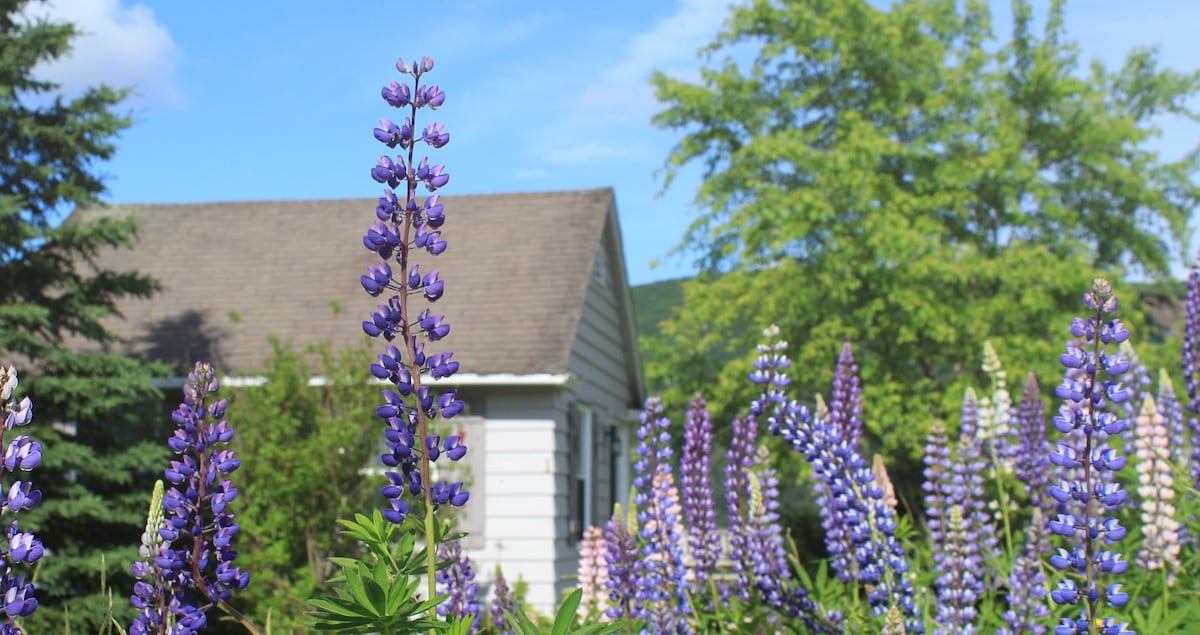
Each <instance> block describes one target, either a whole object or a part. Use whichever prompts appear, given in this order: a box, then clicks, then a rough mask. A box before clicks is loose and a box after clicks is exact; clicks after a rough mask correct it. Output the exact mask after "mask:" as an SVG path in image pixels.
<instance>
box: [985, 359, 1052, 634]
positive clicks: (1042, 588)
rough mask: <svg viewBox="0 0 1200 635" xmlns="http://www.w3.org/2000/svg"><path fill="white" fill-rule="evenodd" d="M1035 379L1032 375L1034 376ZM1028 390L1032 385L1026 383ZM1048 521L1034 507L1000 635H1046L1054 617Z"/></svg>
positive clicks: (1014, 570) (1010, 581)
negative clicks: (1045, 563)
mask: <svg viewBox="0 0 1200 635" xmlns="http://www.w3.org/2000/svg"><path fill="white" fill-rule="evenodd" d="M1030 376H1031V377H1032V373H1031V374H1030ZM1026 386H1027V387H1028V383H1027V384H1026ZM1045 527H1046V522H1045V519H1044V517H1043V516H1042V510H1041V508H1038V507H1034V509H1033V518H1032V519H1030V521H1029V525H1028V526H1027V527H1026V530H1025V531H1026V542H1025V547H1024V550H1023V551H1022V553H1021V555H1019V556H1017V559H1016V561H1015V562H1013V567H1012V572H1011V573H1010V574H1009V577H1008V593H1007V594H1006V595H1005V599H1007V600H1008V610H1006V611H1005V612H1004V615H1003V622H1004V624H1003V625H1002V626H1000V627H999V628H997V629H996V635H1044V633H1045V632H1046V627H1045V626H1044V625H1043V624H1042V622H1043V618H1045V617H1047V616H1049V615H1050V607H1048V606H1046V596H1047V595H1049V594H1050V591H1049V589H1047V587H1046V584H1047V583H1046V573H1045V572H1044V571H1042V566H1041V561H1042V559H1043V558H1045V557H1046V554H1047V553H1048V552H1049V545H1048V544H1047V543H1046V529H1045Z"/></svg>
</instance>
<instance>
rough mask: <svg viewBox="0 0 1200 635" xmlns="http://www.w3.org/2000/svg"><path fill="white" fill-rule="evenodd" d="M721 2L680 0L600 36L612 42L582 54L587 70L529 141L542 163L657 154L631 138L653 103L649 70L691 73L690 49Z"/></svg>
mask: <svg viewBox="0 0 1200 635" xmlns="http://www.w3.org/2000/svg"><path fill="white" fill-rule="evenodd" d="M728 5H729V2H728V0H681V1H680V2H679V3H678V4H677V5H676V6H675V8H674V10H673V11H671V12H670V13H668V14H665V15H662V16H661V17H659V18H658V19H657V20H654V21H651V22H648V23H646V24H645V25H644V26H643V28H642V29H641V30H633V31H632V32H628V35H625V36H624V37H621V38H620V39H615V40H608V41H605V44H606V45H610V46H613V50H611V51H605V52H604V54H597V55H594V56H589V59H590V60H592V66H591V67H592V68H593V69H596V70H595V73H594V75H593V76H592V78H591V79H589V80H587V81H584V82H580V83H576V88H575V90H574V91H573V92H570V93H567V94H565V95H563V97H562V99H561V102H560V106H561V108H560V109H559V110H558V112H557V113H556V114H555V115H554V116H553V117H551V118H548V119H546V120H545V122H544V125H543V126H542V129H541V131H540V133H539V135H538V137H537V139H536V140H535V142H534V148H535V149H536V155H537V156H539V157H540V158H541V161H542V162H543V163H545V164H547V165H567V164H572V165H586V164H596V163H612V162H615V161H640V160H644V159H646V158H647V157H650V156H653V157H654V160H658V158H659V157H658V156H657V150H652V149H650V148H649V147H648V146H647V145H646V144H645V143H643V142H640V141H638V139H639V138H641V137H644V136H645V135H646V134H649V133H650V132H651V130H650V129H649V119H650V116H651V115H652V114H654V113H655V112H656V111H657V110H658V109H659V105H658V103H657V102H656V101H655V99H654V92H653V90H652V89H651V87H650V84H649V79H650V76H651V74H652V73H653V72H654V71H655V70H661V71H663V72H665V73H668V74H670V75H672V76H681V77H695V76H697V75H698V69H699V67H700V63H701V61H700V60H699V58H698V57H697V52H698V51H699V49H700V48H701V47H703V46H705V45H707V44H708V43H710V42H711V41H712V40H713V38H714V37H715V36H716V34H717V33H718V31H719V30H720V28H721V24H722V23H723V21H724V20H725V18H726V17H727V16H728V14H729V6H728ZM595 60H600V61H599V64H600V66H597V65H596V64H597V62H596V61H595ZM577 72H578V71H577Z"/></svg>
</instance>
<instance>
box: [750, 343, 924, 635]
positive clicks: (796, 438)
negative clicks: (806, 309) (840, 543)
mask: <svg viewBox="0 0 1200 635" xmlns="http://www.w3.org/2000/svg"><path fill="white" fill-rule="evenodd" d="M763 334H764V335H765V336H766V337H767V338H768V341H767V343H766V344H763V345H760V346H759V352H760V356H759V358H758V359H757V360H756V361H755V371H754V372H753V373H751V375H750V379H751V381H753V382H755V383H756V384H759V385H760V386H763V390H764V392H763V395H762V396H760V397H759V398H758V399H756V400H755V401H754V402H753V403H752V404H751V412H752V413H754V414H755V415H756V416H758V415H762V416H766V417H767V424H768V428H769V429H770V430H771V431H772V432H773V433H774V434H777V435H779V436H780V437H782V438H783V439H784V441H786V442H787V443H788V444H789V445H791V446H792V449H793V450H795V451H797V452H801V453H802V454H803V455H804V458H805V459H806V460H807V461H808V462H809V464H810V465H811V466H812V467H813V476H814V477H815V478H817V479H819V480H821V481H823V482H824V483H825V484H826V485H828V486H829V491H830V495H831V500H833V501H836V504H837V505H838V506H839V507H840V508H841V509H844V510H845V518H846V521H847V527H848V531H849V534H850V536H851V537H852V538H853V546H854V557H855V560H856V562H857V563H858V576H857V581H858V582H860V583H862V584H864V585H865V586H866V589H867V600H868V602H869V603H870V605H871V608H872V611H873V613H874V614H875V615H878V616H884V615H886V614H887V612H888V609H889V608H891V607H893V606H894V607H898V608H899V609H900V611H901V612H902V613H903V614H904V616H905V628H906V629H907V630H908V632H910V633H924V632H925V627H924V624H923V623H922V622H921V618H920V610H919V608H918V607H917V605H916V602H915V600H914V593H913V587H912V580H911V579H910V578H909V576H908V571H909V568H910V567H909V563H908V560H907V557H906V555H905V551H904V547H903V546H902V545H901V544H900V542H899V541H898V540H897V539H896V536H895V530H896V513H895V510H893V509H892V508H891V507H889V506H888V505H887V504H885V503H884V502H883V490H882V488H880V487H879V485H878V483H877V482H876V479H875V474H874V473H873V472H872V471H871V468H870V467H869V466H867V464H866V460H865V459H863V457H862V455H861V454H860V453H859V451H858V448H856V447H854V446H853V445H852V444H850V443H848V442H847V441H846V440H845V439H844V438H843V436H842V434H841V431H840V430H838V429H837V428H835V427H834V426H832V425H830V423H829V422H828V421H825V420H822V419H819V418H817V419H814V418H813V416H812V414H811V413H810V412H809V411H808V408H806V407H804V406H801V405H800V404H798V403H796V402H795V401H789V400H788V399H787V395H786V393H785V392H784V388H785V387H786V386H787V385H788V384H789V381H790V380H789V379H788V377H787V372H786V369H787V368H788V367H790V365H791V360H789V359H788V358H787V355H786V351H787V342H784V341H781V340H777V339H776V338H777V336H778V329H775V328H770V329H767V330H766V331H764V333H763Z"/></svg>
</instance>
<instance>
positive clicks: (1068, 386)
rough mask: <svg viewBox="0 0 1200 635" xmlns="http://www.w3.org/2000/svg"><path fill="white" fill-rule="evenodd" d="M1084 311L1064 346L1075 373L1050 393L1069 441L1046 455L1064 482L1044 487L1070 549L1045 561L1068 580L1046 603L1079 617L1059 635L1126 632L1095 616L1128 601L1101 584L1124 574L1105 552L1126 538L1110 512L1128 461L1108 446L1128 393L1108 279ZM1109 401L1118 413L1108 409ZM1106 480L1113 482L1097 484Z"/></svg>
mask: <svg viewBox="0 0 1200 635" xmlns="http://www.w3.org/2000/svg"><path fill="white" fill-rule="evenodd" d="M1083 304H1084V306H1085V307H1087V309H1088V311H1089V315H1088V317H1087V318H1075V319H1074V320H1073V321H1072V322H1071V326H1070V332H1071V335H1072V336H1074V337H1075V338H1077V344H1075V345H1069V346H1067V352H1066V353H1065V354H1063V355H1062V356H1061V358H1060V360H1061V362H1062V364H1063V366H1065V367H1066V368H1067V369H1068V370H1071V369H1074V370H1076V371H1078V372H1077V373H1074V374H1068V375H1067V376H1066V377H1065V378H1064V379H1063V383H1062V385H1060V386H1059V387H1058V389H1057V390H1056V391H1055V394H1056V395H1058V397H1059V398H1060V399H1062V400H1063V405H1062V406H1061V407H1060V409H1059V414H1058V416H1056V417H1055V418H1054V426H1055V428H1057V429H1058V430H1059V432H1061V433H1063V434H1064V435H1066V437H1067V438H1066V441H1065V442H1060V443H1059V444H1058V446H1057V449H1055V450H1054V451H1052V452H1051V453H1050V462H1051V463H1053V464H1054V465H1055V466H1057V467H1059V468H1062V469H1063V471H1064V472H1065V474H1066V478H1064V479H1062V480H1061V481H1060V482H1059V484H1058V485H1052V486H1051V487H1050V488H1049V493H1050V495H1051V496H1052V497H1053V498H1054V499H1055V501H1057V503H1058V504H1059V513H1058V514H1056V515H1055V517H1054V518H1053V519H1052V520H1050V521H1049V523H1047V528H1048V529H1049V530H1050V531H1051V532H1053V533H1054V534H1057V535H1059V536H1062V537H1065V538H1068V547H1066V548H1059V549H1058V550H1057V552H1056V553H1055V554H1053V555H1051V556H1050V558H1049V561H1050V564H1051V566H1053V567H1054V568H1056V569H1058V570H1060V571H1063V572H1064V576H1065V577H1064V578H1063V579H1062V580H1061V581H1060V582H1059V583H1058V586H1057V588H1055V589H1054V590H1053V591H1052V592H1051V593H1050V597H1051V599H1053V600H1054V601H1055V603H1057V604H1060V605H1062V604H1069V605H1073V606H1075V605H1078V606H1080V607H1081V612H1080V614H1079V616H1078V617H1077V618H1071V617H1063V618H1062V619H1061V621H1060V624H1059V626H1058V627H1057V628H1056V629H1055V634H1056V635H1066V634H1067V633H1088V632H1089V631H1090V629H1091V625H1092V624H1093V623H1101V622H1102V623H1104V624H1105V625H1106V626H1105V628H1108V627H1109V626H1111V627H1114V628H1116V629H1117V631H1120V632H1124V630H1123V629H1125V627H1126V625H1125V624H1120V625H1118V624H1117V623H1116V622H1115V620H1114V619H1113V618H1111V617H1105V618H1102V617H1101V616H1100V615H1099V613H1100V610H1101V608H1102V605H1103V604H1107V605H1109V606H1110V607H1114V608H1120V607H1122V606H1124V605H1125V604H1126V602H1128V600H1129V596H1128V595H1127V594H1126V593H1124V592H1123V591H1122V590H1121V585H1120V584H1119V583H1106V582H1104V581H1103V580H1102V577H1105V576H1108V575H1118V574H1120V573H1122V572H1124V571H1125V570H1126V569H1127V568H1128V563H1127V562H1125V561H1124V560H1122V559H1121V556H1120V554H1117V553H1113V552H1112V551H1111V550H1110V547H1111V546H1112V545H1114V544H1116V543H1117V542H1119V541H1120V540H1121V538H1123V537H1124V536H1125V528H1124V527H1122V526H1121V523H1120V521H1119V520H1118V519H1117V518H1116V516H1115V511H1116V510H1117V509H1118V508H1120V507H1121V506H1122V505H1123V504H1124V502H1125V499H1126V495H1125V492H1124V491H1123V490H1122V489H1121V486H1120V484H1119V483H1118V482H1117V481H1116V480H1115V479H1114V478H1112V477H1111V475H1113V474H1114V473H1115V472H1117V471H1118V470H1120V469H1121V468H1122V467H1124V465H1125V457H1124V455H1122V454H1121V453H1120V452H1118V451H1117V450H1114V449H1113V448H1111V447H1109V446H1108V444H1107V443H1106V441H1107V439H1108V438H1109V437H1112V436H1116V435H1120V434H1121V432H1122V431H1124V429H1125V426H1126V424H1127V422H1126V420H1125V418H1124V417H1123V416H1122V415H1123V411H1120V410H1119V408H1120V404H1121V403H1122V402H1124V401H1125V400H1126V399H1128V398H1129V394H1130V393H1129V391H1128V389H1126V388H1125V387H1124V386H1123V385H1122V384H1121V383H1120V377H1121V376H1122V375H1124V374H1125V372H1126V371H1128V370H1129V362H1128V361H1126V360H1125V359H1123V358H1122V356H1121V355H1120V354H1119V353H1113V354H1109V353H1108V350H1109V349H1110V348H1113V349H1115V348H1116V347H1118V346H1120V344H1121V343H1122V342H1124V341H1125V340H1126V339H1128V338H1129V332H1128V331H1126V330H1125V327H1124V326H1122V324H1121V321H1120V320H1119V319H1116V318H1111V317H1108V316H1111V315H1113V314H1115V313H1116V311H1117V298H1116V296H1115V295H1114V294H1113V290H1112V285H1110V284H1109V282H1108V281H1107V280H1105V279H1103V278H1097V279H1096V280H1095V281H1093V282H1092V288H1091V290H1090V291H1089V292H1088V293H1086V294H1084V296H1083ZM1110 402H1111V403H1113V404H1114V405H1115V406H1116V407H1117V410H1118V411H1113V410H1110V409H1109V408H1108V404H1109V403H1110ZM1104 473H1108V474H1109V475H1110V477H1109V478H1101V476H1100V475H1101V474H1104ZM1117 631H1113V632H1117ZM1103 632H1108V631H1103Z"/></svg>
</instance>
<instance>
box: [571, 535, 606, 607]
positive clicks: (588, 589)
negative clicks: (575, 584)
mask: <svg viewBox="0 0 1200 635" xmlns="http://www.w3.org/2000/svg"><path fill="white" fill-rule="evenodd" d="M605 551H606V550H605V546H604V530H603V529H601V528H599V527H588V528H587V529H585V530H584V531H583V540H581V541H580V543H579V574H578V577H579V589H580V590H581V591H583V594H582V597H580V599H579V615H580V616H581V617H582V616H587V615H590V614H592V613H600V614H603V613H604V612H605V611H606V610H608V603H607V602H605V596H606V595H607V588H608V564H607V563H606V562H605V559H604V557H605Z"/></svg>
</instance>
